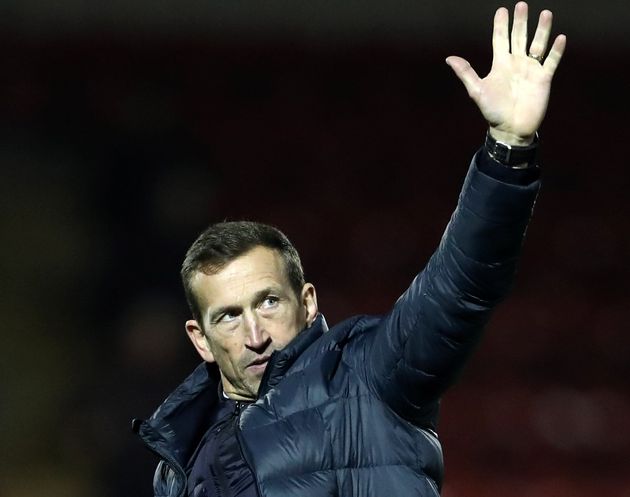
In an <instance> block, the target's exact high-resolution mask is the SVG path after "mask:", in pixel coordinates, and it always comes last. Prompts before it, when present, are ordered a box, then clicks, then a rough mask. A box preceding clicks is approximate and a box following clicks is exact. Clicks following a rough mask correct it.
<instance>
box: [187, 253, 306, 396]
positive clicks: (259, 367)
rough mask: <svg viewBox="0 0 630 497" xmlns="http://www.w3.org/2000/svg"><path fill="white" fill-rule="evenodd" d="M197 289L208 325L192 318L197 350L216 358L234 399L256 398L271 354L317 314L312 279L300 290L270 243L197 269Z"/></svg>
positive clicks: (211, 359)
mask: <svg viewBox="0 0 630 497" xmlns="http://www.w3.org/2000/svg"><path fill="white" fill-rule="evenodd" d="M192 288H193V291H194V293H195V295H196V296H197V300H198V302H199V305H200V308H201V309H202V312H203V314H202V316H203V326H200V324H201V323H197V321H193V320H191V321H187V322H186V329H187V331H188V334H189V336H190V338H191V340H192V341H193V343H194V345H195V347H196V348H197V351H198V352H199V354H200V355H201V357H202V358H203V359H204V360H206V361H208V362H216V363H217V365H218V366H219V369H220V370H221V380H222V383H223V389H224V391H225V393H226V394H227V395H228V396H229V397H230V398H233V399H239V400H254V399H256V394H257V392H258V387H259V385H260V380H261V378H262V375H263V373H264V371H265V368H266V366H267V361H268V360H269V356H270V355H271V353H272V352H273V351H274V350H279V349H282V348H283V347H284V346H286V345H287V344H288V343H289V342H290V341H291V340H292V339H293V338H294V337H295V336H296V335H297V334H298V333H299V332H300V331H301V330H302V329H304V328H305V327H306V326H308V325H310V324H311V323H312V322H313V320H314V319H315V317H316V315H317V300H316V296H315V288H314V287H313V285H311V284H310V283H307V284H305V285H304V288H303V289H302V292H301V294H300V295H296V294H295V292H294V291H293V288H292V287H291V285H290V284H289V280H288V278H287V275H286V271H285V268H284V261H283V259H282V256H281V255H280V254H279V253H278V252H277V251H275V250H272V249H269V248H266V247H256V248H254V249H252V250H250V251H249V252H246V253H245V254H243V255H242V256H240V257H238V258H236V259H234V260H233V261H231V262H230V263H229V264H227V265H226V266H225V267H223V268H222V269H221V270H220V271H218V272H217V273H214V274H205V273H202V272H198V273H196V274H195V275H194V276H193V279H192Z"/></svg>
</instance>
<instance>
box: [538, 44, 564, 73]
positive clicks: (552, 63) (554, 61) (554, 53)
mask: <svg viewBox="0 0 630 497" xmlns="http://www.w3.org/2000/svg"><path fill="white" fill-rule="evenodd" d="M566 47H567V37H566V36H565V35H558V36H556V39H555V40H554V42H553V45H551V50H550V51H549V55H547V58H546V59H545V62H544V64H543V67H544V68H545V70H546V71H547V72H549V74H551V76H553V75H554V73H555V72H556V69H558V64H560V60H561V59H562V55H563V54H564V50H565V48H566Z"/></svg>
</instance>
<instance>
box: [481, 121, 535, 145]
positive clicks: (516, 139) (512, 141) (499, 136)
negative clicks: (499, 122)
mask: <svg viewBox="0 0 630 497" xmlns="http://www.w3.org/2000/svg"><path fill="white" fill-rule="evenodd" d="M488 133H490V136H492V138H494V139H495V140H496V141H498V142H500V143H504V144H506V145H510V146H513V147H527V146H528V145H531V144H532V143H534V140H535V139H536V133H534V134H533V135H528V136H519V135H515V134H514V133H510V132H508V131H502V130H500V129H498V128H493V127H492V126H491V127H490V128H489V129H488Z"/></svg>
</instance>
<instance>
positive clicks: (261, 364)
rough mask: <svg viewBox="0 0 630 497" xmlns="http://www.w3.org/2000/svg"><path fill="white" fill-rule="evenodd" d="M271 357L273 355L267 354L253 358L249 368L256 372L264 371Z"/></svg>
mask: <svg viewBox="0 0 630 497" xmlns="http://www.w3.org/2000/svg"><path fill="white" fill-rule="evenodd" d="M270 357H271V356H268V355H265V356H262V357H259V358H258V359H255V360H253V361H252V362H250V363H249V364H248V365H247V369H248V370H249V371H253V372H256V373H258V372H262V371H264V370H265V368H266V367H267V363H268V362H269V358H270Z"/></svg>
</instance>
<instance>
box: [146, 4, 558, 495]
mask: <svg viewBox="0 0 630 497" xmlns="http://www.w3.org/2000/svg"><path fill="white" fill-rule="evenodd" d="M527 9H528V7H527V4H526V3H524V2H519V3H518V4H517V5H516V6H515V9H514V22H513V26H512V29H511V33H509V29H508V24H509V14H508V11H507V9H505V8H501V9H499V10H497V12H496V15H495V19H494V33H493V52H494V58H493V63H492V69H491V71H490V73H489V74H488V76H487V77H485V78H483V79H480V78H479V77H478V76H477V74H476V73H475V71H474V70H473V69H472V68H471V67H470V65H469V64H468V63H467V62H466V61H465V60H464V59H461V58H459V57H449V58H447V63H448V65H449V66H450V67H451V68H452V69H453V70H454V72H455V74H456V75H457V76H458V77H459V78H460V79H461V81H462V82H463V83H464V85H465V87H466V89H467V90H468V93H469V95H470V96H471V98H472V99H473V100H474V101H475V102H476V103H477V105H478V107H479V109H480V110H481V112H482V114H483V116H484V117H485V119H486V120H487V121H488V123H489V132H488V135H487V137H486V142H485V144H484V147H483V148H482V149H481V150H480V151H479V152H478V153H477V154H476V155H475V157H474V159H473V162H472V164H471V167H470V170H469V172H468V175H467V177H466V180H465V182H464V187H463V189H462V192H461V194H460V198H459V202H458V205H457V208H456V210H455V212H454V214H453V216H452V218H451V221H450V223H449V225H448V227H447V229H446V232H445V233H444V236H443V238H442V240H441V243H440V245H439V247H438V249H437V250H436V252H435V253H434V254H433V256H432V257H431V259H430V260H429V262H428V264H427V266H426V267H425V268H424V270H423V271H422V272H421V273H420V274H419V275H418V276H417V277H416V279H415V280H414V281H413V282H412V284H411V285H410V287H409V288H408V289H407V291H406V292H405V293H404V294H403V295H402V296H401V297H400V298H399V299H398V301H397V302H396V303H395V305H394V307H393V308H392V310H391V311H390V312H389V313H388V314H387V315H385V316H380V317H374V316H357V317H353V318H350V319H348V320H346V321H344V322H342V323H340V324H338V325H336V326H334V327H332V328H331V329H330V330H329V329H328V327H327V325H326V322H325V320H324V318H323V316H322V315H321V314H319V311H318V306H317V295H316V291H315V288H314V286H313V285H312V284H310V283H307V282H305V281H304V276H303V272H302V266H301V263H300V259H299V257H298V254H297V252H296V251H295V249H294V248H293V247H292V245H291V244H290V242H289V241H288V240H287V239H286V237H285V236H284V235H283V234H282V233H281V232H279V231H278V230H276V229H275V228H272V227H269V226H265V225H262V224H258V223H251V222H233V223H219V224H217V225H214V226H211V227H210V228H209V229H208V230H206V231H205V232H204V233H202V234H201V236H200V237H199V238H198V239H197V240H196V241H195V242H194V244H193V245H192V247H191V248H190V249H189V251H188V253H187V255H186V259H185V261H184V264H183V266H182V278H183V282H184V287H185V290H186V295H187V298H188V301H189V304H190V307H191V310H192V314H193V319H191V320H189V321H187V322H186V330H187V333H188V335H189V337H190V339H191V341H192V343H193V345H194V346H195V348H196V349H197V351H198V353H199V354H200V356H201V357H202V359H203V360H204V362H203V364H202V365H201V366H200V367H198V368H197V369H196V370H195V371H194V372H193V374H192V375H191V376H190V377H189V378H187V379H186V380H185V382H184V383H183V384H182V385H181V386H180V387H179V388H178V389H177V390H176V391H175V392H173V394H172V395H171V396H169V397H168V399H167V400H166V401H165V402H164V403H163V404H162V406H160V408H159V409H158V410H157V411H156V413H155V414H154V415H153V416H152V417H151V418H150V419H149V420H147V421H143V422H140V421H137V422H134V429H135V430H136V431H137V432H138V433H139V434H140V436H141V437H142V439H143V440H144V442H145V443H146V444H147V446H148V447H149V448H150V449H151V450H153V451H154V452H155V453H156V454H157V455H158V456H160V458H161V462H160V464H159V466H158V469H157V471H156V476H155V479H154V489H155V495H156V496H158V497H161V496H169V497H170V496H173V497H175V496H184V495H190V496H194V497H200V496H206V497H210V496H212V497H214V496H261V497H262V496H264V497H279V496H309V497H310V496H344V497H345V496H357V497H359V496H360V497H368V496H390V495H393V496H396V495H414V496H423V497H424V496H427V497H428V496H437V495H439V491H440V488H441V484H442V472H443V464H442V453H441V447H440V444H439V441H438V438H437V434H436V425H437V416H438V404H439V400H440V396H441V395H442V394H443V392H444V391H445V389H446V388H447V387H448V386H449V385H451V384H452V383H453V381H454V379H455V378H456V376H457V375H458V374H459V372H460V371H461V368H462V367H463V365H464V363H465V360H466V359H467V357H468V356H469V354H470V352H471V350H472V349H473V348H474V346H475V344H476V342H477V341H478V339H479V336H480V334H481V331H482V329H483V327H484V325H485V323H486V322H487V321H488V319H489V316H490V312H491V310H492V309H493V308H494V307H495V305H496V304H497V303H498V302H499V301H500V300H501V299H502V298H503V297H504V296H505V295H506V293H507V290H508V288H509V286H510V284H511V282H512V278H513V275H514V272H515V267H516V261H517V258H518V254H519V251H520V247H521V244H522V240H523V236H524V233H525V230H526V227H527V223H528V221H529V217H530V214H531V210H532V207H533V204H534V201H535V198H536V195H537V192H538V187H539V182H538V175H539V170H538V167H537V165H536V159H535V155H536V147H537V135H536V132H537V129H538V127H539V126H540V123H541V122H542V119H543V117H544V114H545V111H546V108H547V101H548V97H549V89H550V84H551V79H552V77H553V74H554V72H555V70H556V68H557V66H558V64H559V62H560V59H561V57H562V54H563V52H564V47H565V44H566V38H565V37H564V36H563V35H560V36H558V37H557V38H556V39H555V41H554V42H553V44H552V47H551V49H550V51H549V53H548V55H547V56H546V57H545V53H546V52H547V44H548V40H549V34H550V30H551V20H552V15H551V12H549V11H543V12H542V13H541V14H540V18H539V22H538V27H537V29H536V33H535V36H534V39H533V41H532V43H531V45H530V47H529V50H527V15H528V13H527Z"/></svg>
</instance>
